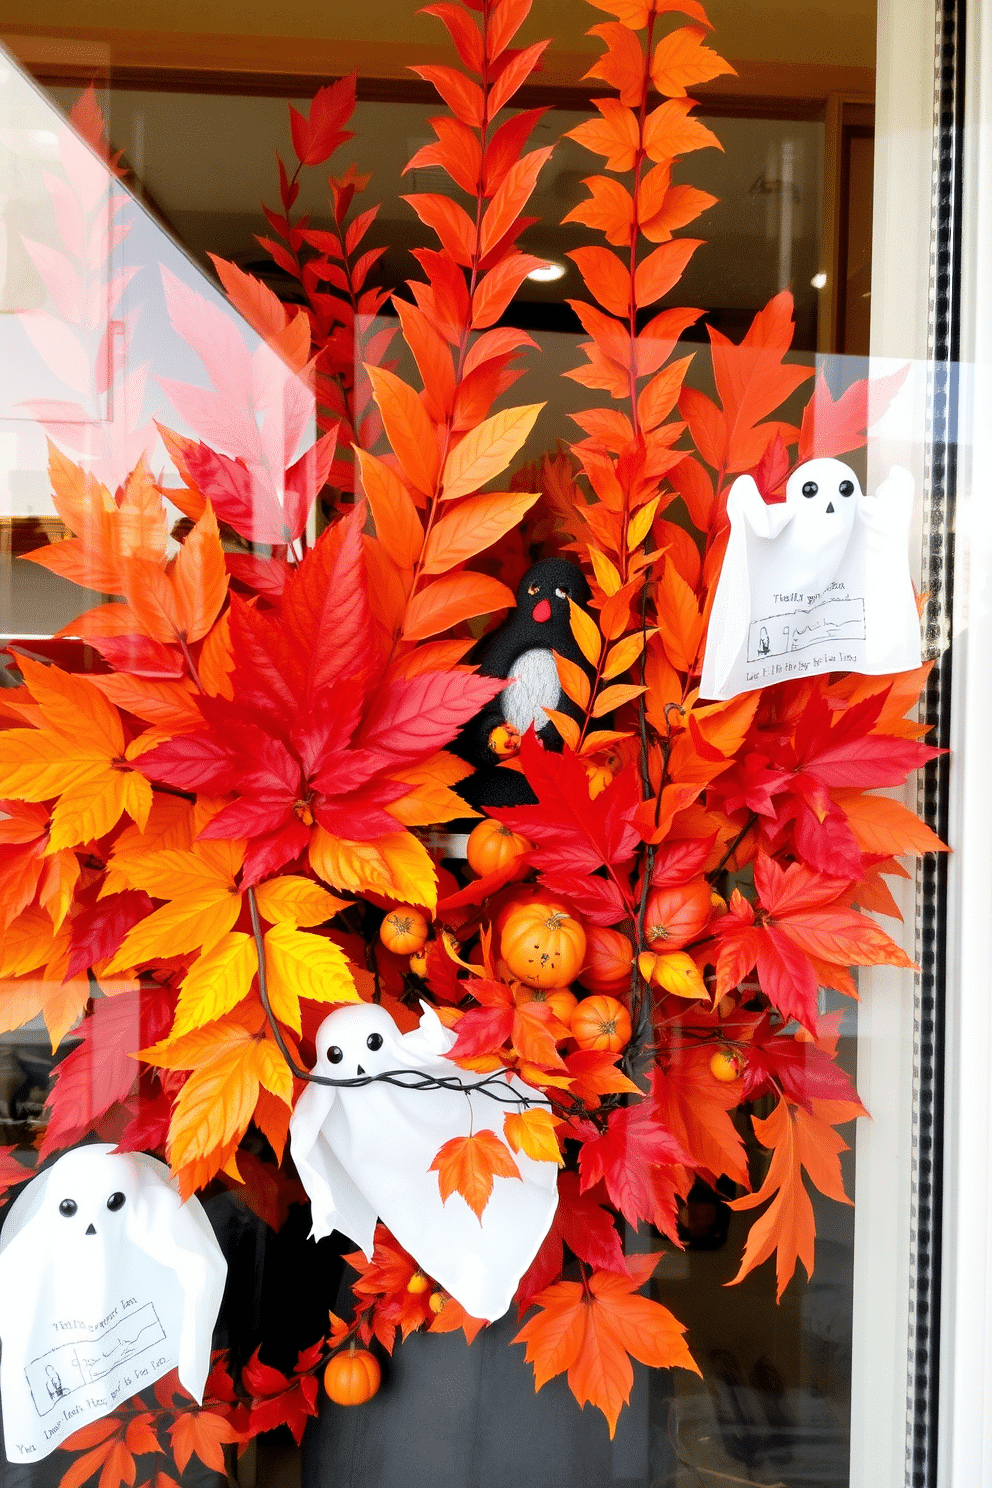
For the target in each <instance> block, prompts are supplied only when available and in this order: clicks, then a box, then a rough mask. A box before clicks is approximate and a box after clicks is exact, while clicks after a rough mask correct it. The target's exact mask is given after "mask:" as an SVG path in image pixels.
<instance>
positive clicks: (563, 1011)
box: [513, 987, 579, 1028]
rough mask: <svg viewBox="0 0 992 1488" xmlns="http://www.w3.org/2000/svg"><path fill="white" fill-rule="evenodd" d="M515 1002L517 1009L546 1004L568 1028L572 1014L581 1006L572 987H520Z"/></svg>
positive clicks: (514, 996)
mask: <svg viewBox="0 0 992 1488" xmlns="http://www.w3.org/2000/svg"><path fill="white" fill-rule="evenodd" d="M513 1000H514V1002H515V1003H516V1004H517V1007H523V1005H524V1003H527V1002H546V1003H547V1004H548V1007H549V1008H550V1009H551V1011H552V1012H553V1013H554V1015H555V1017H556V1018H557V1019H558V1022H559V1023H564V1025H565V1027H566V1028H570V1027H571V1025H572V1014H573V1013H574V1012H575V1009H576V1008H577V1007H578V1005H579V999H578V998H577V997H576V995H575V993H574V992H573V991H572V990H571V988H570V987H549V988H547V989H545V988H544V987H518V988H517V989H516V991H515V992H514V994H513Z"/></svg>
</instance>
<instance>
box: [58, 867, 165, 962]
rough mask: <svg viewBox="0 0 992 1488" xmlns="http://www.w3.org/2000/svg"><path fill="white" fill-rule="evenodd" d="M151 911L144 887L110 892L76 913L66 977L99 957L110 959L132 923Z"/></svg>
mask: <svg viewBox="0 0 992 1488" xmlns="http://www.w3.org/2000/svg"><path fill="white" fill-rule="evenodd" d="M151 912H152V901H151V900H150V899H149V897H148V895H147V894H146V893H145V892H144V890H143V889H128V890H126V891H125V892H124V893H121V894H111V895H109V897H108V898H106V899H100V900H98V901H97V903H96V904H94V905H91V906H90V907H89V908H88V909H84V910H83V911H82V912H81V913H80V914H78V915H75V916H74V917H73V920H72V938H71V941H70V946H69V962H68V965H67V966H66V971H65V974H66V978H67V979H69V978H71V977H74V976H78V975H79V973H80V972H81V971H86V970H87V969H88V968H89V967H91V966H94V965H95V964H96V963H97V962H98V961H106V960H109V959H110V957H111V956H113V955H114V954H115V953H116V952H117V951H118V950H119V949H120V945H121V941H122V940H123V939H124V937H125V935H126V934H127V932H128V931H129V930H130V929H131V928H132V926H134V925H137V923H138V921H139V920H143V919H144V918H145V916H146V915H149V914H151Z"/></svg>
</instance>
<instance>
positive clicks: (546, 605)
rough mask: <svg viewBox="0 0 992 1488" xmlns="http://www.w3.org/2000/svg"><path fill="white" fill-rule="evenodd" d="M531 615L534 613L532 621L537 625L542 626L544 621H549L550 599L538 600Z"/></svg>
mask: <svg viewBox="0 0 992 1488" xmlns="http://www.w3.org/2000/svg"><path fill="white" fill-rule="evenodd" d="M533 613H534V619H535V620H537V621H538V623H539V624H541V625H543V624H544V622H545V620H550V619H551V601H550V599H539V600H538V602H537V604H536V605H535V606H534V611H533Z"/></svg>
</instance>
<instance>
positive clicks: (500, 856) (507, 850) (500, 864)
mask: <svg viewBox="0 0 992 1488" xmlns="http://www.w3.org/2000/svg"><path fill="white" fill-rule="evenodd" d="M532 845H533V844H532V843H530V842H528V841H527V838H526V837H520V836H518V834H517V833H516V832H511V831H510V828H509V827H505V826H504V825H503V823H502V822H498V821H481V822H479V824H478V825H477V826H475V827H473V828H472V830H471V832H470V833H469V838H468V848H467V852H466V856H467V857H468V863H469V867H470V868H472V869H474V870H475V872H476V873H478V875H479V877H480V878H485V877H486V875H487V874H489V873H498V872H499V871H500V869H501V868H508V867H509V865H510V864H511V863H512V862H513V861H514V859H515V858H520V857H523V855H524V853H528V852H530V850H531V847H532ZM526 871H527V864H526V863H521V864H520V872H521V873H526Z"/></svg>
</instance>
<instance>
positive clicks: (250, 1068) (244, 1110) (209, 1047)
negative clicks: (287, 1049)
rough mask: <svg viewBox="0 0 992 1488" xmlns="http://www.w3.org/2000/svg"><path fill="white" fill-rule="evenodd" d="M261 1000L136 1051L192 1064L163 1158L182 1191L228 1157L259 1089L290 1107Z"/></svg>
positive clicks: (164, 1065)
mask: <svg viewBox="0 0 992 1488" xmlns="http://www.w3.org/2000/svg"><path fill="white" fill-rule="evenodd" d="M267 1029H268V1025H267V1023H266V1018H265V1013H264V1012H263V1010H262V1008H261V1006H260V1005H258V1004H257V1003H255V1004H254V1005H252V1004H249V1003H245V1004H243V1005H242V1006H241V1007H239V1008H237V1009H236V1010H235V1011H234V1012H233V1013H231V1014H229V1015H228V1016H227V1017H225V1018H221V1019H219V1020H218V1021H217V1022H215V1023H212V1024H210V1025H208V1026H207V1027H205V1028H200V1029H195V1030H193V1031H191V1032H189V1033H185V1034H182V1035H181V1036H180V1037H179V1038H176V1039H167V1040H165V1041H163V1042H160V1043H158V1044H156V1045H154V1046H153V1047H152V1048H150V1049H143V1050H142V1051H141V1055H140V1057H141V1058H142V1059H143V1060H144V1061H145V1063H146V1064H150V1065H152V1066H153V1067H155V1068H158V1069H166V1070H191V1071H192V1073H191V1074H190V1076H189V1078H188V1079H187V1081H186V1083H185V1084H184V1085H183V1087H182V1089H181V1090H180V1092H179V1095H178V1098H177V1100H176V1103H175V1106H174V1108H173V1113H172V1120H171V1122H170V1125H169V1139H168V1155H169V1163H170V1166H171V1167H172V1169H173V1171H174V1172H175V1173H176V1175H177V1177H178V1180H179V1187H180V1191H181V1192H182V1194H183V1197H184V1198H185V1197H186V1196H187V1195H188V1194H189V1193H191V1192H192V1191H193V1189H194V1188H199V1187H202V1186H203V1184H204V1183H206V1182H207V1181H209V1179H210V1178H211V1177H212V1176H213V1175H214V1174H215V1173H217V1172H219V1171H220V1169H221V1168H222V1167H223V1166H224V1164H225V1163H226V1162H227V1161H228V1159H229V1157H230V1155H231V1152H232V1150H233V1145H234V1144H236V1143H237V1142H238V1141H240V1139H241V1137H242V1136H243V1135H244V1133H245V1132H246V1131H247V1129H248V1123H249V1122H250V1121H251V1119H252V1117H253V1116H254V1115H255V1112H256V1107H257V1106H258V1104H259V1096H260V1092H261V1091H263V1090H267V1091H268V1092H269V1094H270V1095H272V1096H274V1097H275V1098H276V1100H278V1101H280V1102H281V1103H282V1104H283V1105H284V1106H286V1107H288V1106H289V1105H290V1104H291V1102H292V1095H293V1077H292V1075H291V1074H290V1072H289V1067H288V1066H287V1064H286V1061H285V1060H284V1059H283V1057H282V1054H281V1053H280V1052H279V1049H278V1048H277V1046H276V1044H275V1042H274V1041H273V1039H272V1038H271V1037H270V1035H269V1033H268V1031H267Z"/></svg>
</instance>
